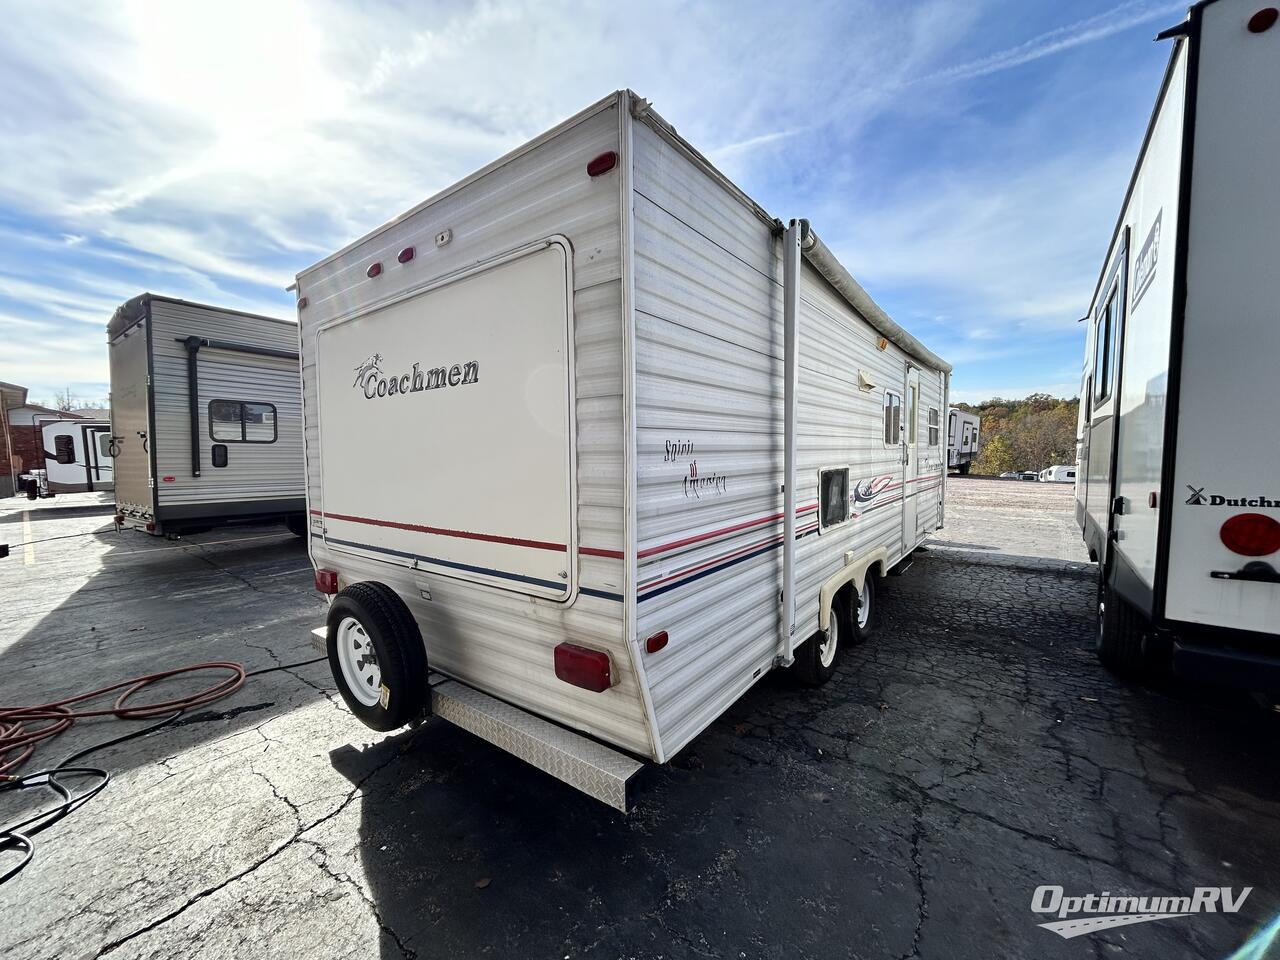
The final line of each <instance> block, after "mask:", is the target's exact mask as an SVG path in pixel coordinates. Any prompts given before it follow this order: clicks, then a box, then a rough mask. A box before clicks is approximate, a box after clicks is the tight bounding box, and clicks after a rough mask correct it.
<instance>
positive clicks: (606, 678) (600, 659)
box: [555, 643, 613, 693]
mask: <svg viewBox="0 0 1280 960" xmlns="http://www.w3.org/2000/svg"><path fill="white" fill-rule="evenodd" d="M555 663H556V676H557V677H559V678H560V679H561V680H563V681H564V682H565V683H571V684H573V685H574V686H575V687H581V688H582V689H583V690H590V691H591V692H592V693H603V692H604V691H605V690H608V689H609V688H610V687H611V686H613V671H612V670H611V668H610V663H609V655H608V654H607V653H605V652H604V651H603V650H591V649H589V648H588V647H580V646H578V645H577V644H576V643H561V644H558V645H557V646H556V649H555Z"/></svg>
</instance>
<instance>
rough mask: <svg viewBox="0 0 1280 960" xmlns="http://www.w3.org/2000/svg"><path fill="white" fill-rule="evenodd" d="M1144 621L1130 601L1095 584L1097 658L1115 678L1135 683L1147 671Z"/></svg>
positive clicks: (1101, 585)
mask: <svg viewBox="0 0 1280 960" xmlns="http://www.w3.org/2000/svg"><path fill="white" fill-rule="evenodd" d="M1142 637H1143V620H1142V615H1141V614H1140V613H1138V611H1137V610H1135V609H1134V607H1133V605H1132V604H1131V603H1129V601H1127V600H1125V599H1124V598H1123V597H1121V596H1120V595H1119V594H1117V593H1116V592H1115V590H1113V589H1112V588H1111V586H1110V585H1108V584H1106V583H1105V582H1104V581H1103V580H1102V579H1101V578H1100V579H1099V581H1098V634H1097V651H1098V659H1099V660H1101V661H1102V662H1103V664H1104V665H1105V666H1106V667H1107V668H1108V669H1109V670H1110V671H1111V672H1112V673H1114V674H1115V675H1116V676H1119V677H1124V678H1125V679H1129V680H1136V679H1138V678H1139V677H1141V676H1142V675H1143V673H1145V672H1146V658H1145V657H1144V655H1143V652H1142Z"/></svg>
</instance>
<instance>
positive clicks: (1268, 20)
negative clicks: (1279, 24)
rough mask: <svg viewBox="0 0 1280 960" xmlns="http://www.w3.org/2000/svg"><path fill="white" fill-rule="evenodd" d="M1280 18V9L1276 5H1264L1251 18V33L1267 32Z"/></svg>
mask: <svg viewBox="0 0 1280 960" xmlns="http://www.w3.org/2000/svg"><path fill="white" fill-rule="evenodd" d="M1277 20H1280V10H1277V9H1276V8H1275V7H1263V8H1262V9H1261V10H1259V11H1258V12H1257V13H1255V14H1254V15H1253V16H1252V17H1250V18H1249V24H1248V26H1249V32H1250V33H1266V32H1267V31H1268V30H1270V29H1271V28H1272V27H1274V26H1275V25H1276V21H1277Z"/></svg>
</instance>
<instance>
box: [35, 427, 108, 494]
mask: <svg viewBox="0 0 1280 960" xmlns="http://www.w3.org/2000/svg"><path fill="white" fill-rule="evenodd" d="M38 423H39V427H40V439H41V442H42V444H43V448H44V468H45V473H46V478H47V481H48V484H49V489H50V490H51V491H53V492H55V493H76V492H78V491H82V490H110V489H111V487H112V484H113V483H114V482H115V479H114V478H115V472H114V469H113V463H112V456H111V423H110V421H107V420H82V419H68V420H60V419H42V420H40V421H38Z"/></svg>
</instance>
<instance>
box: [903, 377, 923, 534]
mask: <svg viewBox="0 0 1280 960" xmlns="http://www.w3.org/2000/svg"><path fill="white" fill-rule="evenodd" d="M903 413H904V417H905V419H906V423H905V424H903V426H904V427H905V429H904V430H903V431H902V444H903V450H904V453H903V457H902V461H903V464H904V467H903V471H902V549H903V552H904V553H905V552H906V551H908V550H910V549H911V548H912V547H914V546H915V543H916V497H915V494H916V483H915V480H916V469H917V466H918V464H919V462H920V458H919V456H918V455H917V450H916V438H917V436H918V434H919V424H918V422H917V421H918V420H919V419H920V371H919V370H917V369H916V368H915V367H907V400H906V410H905V411H903Z"/></svg>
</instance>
